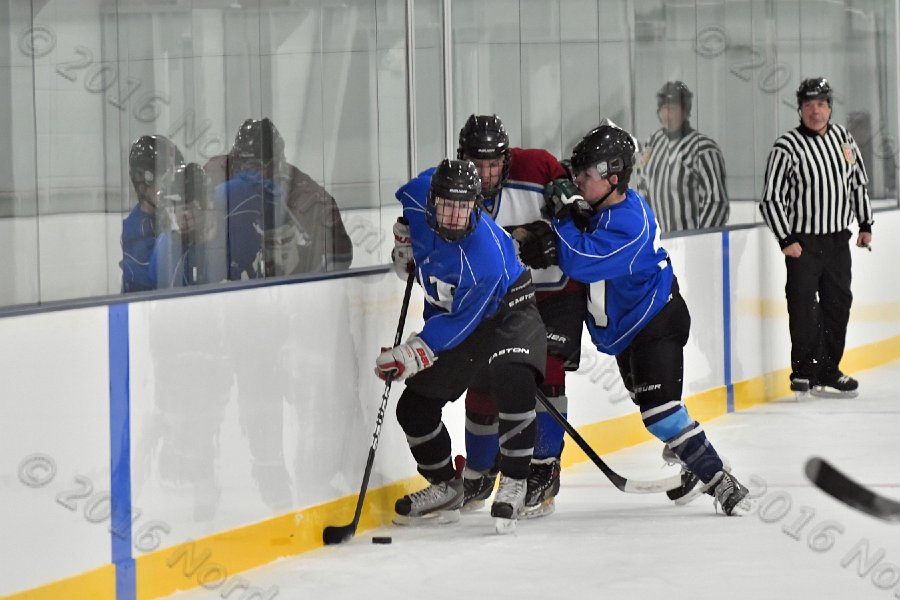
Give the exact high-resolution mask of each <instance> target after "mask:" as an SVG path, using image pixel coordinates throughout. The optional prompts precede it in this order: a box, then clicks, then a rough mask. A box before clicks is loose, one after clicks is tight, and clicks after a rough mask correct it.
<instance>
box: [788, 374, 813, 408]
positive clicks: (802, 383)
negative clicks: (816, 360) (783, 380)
mask: <svg viewBox="0 0 900 600" xmlns="http://www.w3.org/2000/svg"><path fill="white" fill-rule="evenodd" d="M809 387H810V386H809V379H806V378H805V377H796V378H793V379H791V391H792V392H794V399H795V400H797V402H802V401H803V400H809Z"/></svg>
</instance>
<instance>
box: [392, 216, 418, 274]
mask: <svg viewBox="0 0 900 600" xmlns="http://www.w3.org/2000/svg"><path fill="white" fill-rule="evenodd" d="M391 264H392V266H393V268H394V273H396V274H397V277H399V278H400V280H401V281H406V278H407V277H409V274H410V273H412V271H413V269H415V266H416V265H415V261H414V259H413V249H412V238H411V237H410V236H409V223H407V221H406V219H404V218H403V217H398V218H397V222H396V223H394V249H393V250H391Z"/></svg>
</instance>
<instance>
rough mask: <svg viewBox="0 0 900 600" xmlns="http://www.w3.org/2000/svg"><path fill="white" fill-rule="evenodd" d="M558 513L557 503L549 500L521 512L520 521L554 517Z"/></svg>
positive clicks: (525, 508)
mask: <svg viewBox="0 0 900 600" xmlns="http://www.w3.org/2000/svg"><path fill="white" fill-rule="evenodd" d="M554 511H556V502H555V501H554V500H553V498H547V499H546V500H544V501H543V502H541V503H540V504H535V505H534V506H526V507H524V508H522V510H521V511H520V512H519V518H520V519H537V518H539V517H546V516H548V515H552V514H553V513H554Z"/></svg>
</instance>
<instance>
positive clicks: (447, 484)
mask: <svg viewBox="0 0 900 600" xmlns="http://www.w3.org/2000/svg"><path fill="white" fill-rule="evenodd" d="M462 501H463V482H462V480H461V479H451V480H450V481H443V482H441V483H432V484H431V485H429V486H428V487H427V488H425V489H424V490H420V491H418V492H415V493H413V494H409V495H407V496H403V497H402V498H400V499H399V500H397V502H396V504H395V505H394V512H396V514H395V515H394V524H395V525H445V524H448V523H455V522H457V521H459V509H460V507H461V506H462Z"/></svg>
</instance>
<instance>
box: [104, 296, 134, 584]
mask: <svg viewBox="0 0 900 600" xmlns="http://www.w3.org/2000/svg"><path fill="white" fill-rule="evenodd" d="M129 401H130V393H129V385H128V305H127V304H112V305H110V306H109V451H110V455H109V463H110V464H109V467H110V468H109V471H110V504H111V516H110V529H111V533H110V538H111V540H112V562H113V564H114V565H115V566H116V600H135V598H136V596H137V594H136V578H135V572H134V557H133V556H132V553H131V431H130V429H131V427H130V410H129Z"/></svg>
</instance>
